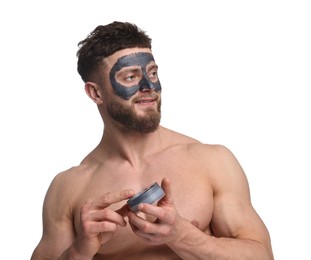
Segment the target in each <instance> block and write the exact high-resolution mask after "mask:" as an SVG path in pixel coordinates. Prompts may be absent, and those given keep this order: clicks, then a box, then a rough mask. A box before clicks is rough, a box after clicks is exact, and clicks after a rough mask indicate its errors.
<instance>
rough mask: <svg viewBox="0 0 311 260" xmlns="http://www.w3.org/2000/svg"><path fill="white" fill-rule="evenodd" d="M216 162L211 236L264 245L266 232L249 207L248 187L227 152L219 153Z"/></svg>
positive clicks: (257, 216) (241, 171) (240, 169)
mask: <svg viewBox="0 0 311 260" xmlns="http://www.w3.org/2000/svg"><path fill="white" fill-rule="evenodd" d="M219 158H221V159H219V162H218V164H219V167H218V169H217V173H215V176H216V177H215V181H214V189H215V191H214V212H213V217H212V222H211V227H212V230H213V233H214V235H215V236H217V237H229V238H239V239H251V240H256V241H258V242H262V243H265V244H266V243H267V244H268V243H269V235H268V232H267V229H266V227H265V225H264V223H263V222H262V220H261V218H260V217H259V215H258V214H257V213H256V211H255V210H254V208H253V206H252V204H251V200H250V191H249V185H248V181H247V178H246V176H245V174H244V171H243V169H242V167H241V166H240V164H239V163H238V161H237V160H236V158H235V157H234V155H233V154H232V153H231V152H230V151H229V150H227V149H224V150H223V151H222V152H221V153H220V155H219Z"/></svg>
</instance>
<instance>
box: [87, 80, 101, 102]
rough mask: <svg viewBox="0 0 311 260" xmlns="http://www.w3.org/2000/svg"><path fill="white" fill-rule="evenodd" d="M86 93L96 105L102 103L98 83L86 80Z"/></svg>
mask: <svg viewBox="0 0 311 260" xmlns="http://www.w3.org/2000/svg"><path fill="white" fill-rule="evenodd" d="M84 89H85V92H86V94H87V95H88V96H89V97H90V99H92V100H93V101H94V102H95V103H96V104H97V105H99V104H102V103H103V94H102V92H101V89H100V87H99V86H98V84H96V83H94V82H91V81H88V82H86V83H85V86H84Z"/></svg>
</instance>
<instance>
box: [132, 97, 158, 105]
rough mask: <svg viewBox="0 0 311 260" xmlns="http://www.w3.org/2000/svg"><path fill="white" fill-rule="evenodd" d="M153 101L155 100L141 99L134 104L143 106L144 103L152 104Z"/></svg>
mask: <svg viewBox="0 0 311 260" xmlns="http://www.w3.org/2000/svg"><path fill="white" fill-rule="evenodd" d="M154 101H156V98H142V99H138V100H136V101H135V103H138V104H144V103H152V102H154Z"/></svg>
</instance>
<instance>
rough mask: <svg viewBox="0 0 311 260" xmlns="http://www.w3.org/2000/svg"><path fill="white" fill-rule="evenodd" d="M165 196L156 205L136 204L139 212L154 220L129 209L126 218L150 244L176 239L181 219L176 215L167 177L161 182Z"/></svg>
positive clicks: (135, 231) (133, 228) (138, 234)
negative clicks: (150, 217) (148, 219)
mask: <svg viewBox="0 0 311 260" xmlns="http://www.w3.org/2000/svg"><path fill="white" fill-rule="evenodd" d="M161 186H162V188H163V190H164V192H165V196H164V198H162V199H161V200H160V201H159V203H158V205H157V206H154V205H150V204H146V203H142V204H140V205H139V206H138V209H139V211H140V212H142V213H145V214H147V215H150V216H152V217H154V218H156V220H155V221H154V222H150V221H147V220H146V219H144V218H142V217H140V216H139V212H138V213H137V214H135V213H133V212H131V211H129V212H128V218H129V223H130V225H131V228H132V230H133V232H134V233H135V234H136V235H137V236H139V237H141V238H143V239H144V240H145V241H146V242H148V243H150V244H152V245H160V244H165V243H168V242H170V241H172V240H176V239H178V236H179V235H178V225H179V224H181V222H182V221H183V219H182V218H181V217H180V216H179V215H178V213H177V211H176V209H175V205H174V201H173V198H172V194H171V188H170V183H169V180H168V179H167V178H164V179H163V180H162V184H161Z"/></svg>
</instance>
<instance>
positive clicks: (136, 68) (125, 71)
mask: <svg viewBox="0 0 311 260" xmlns="http://www.w3.org/2000/svg"><path fill="white" fill-rule="evenodd" d="M127 72H136V73H138V72H141V68H140V67H133V66H128V67H123V68H122V69H120V70H119V73H127Z"/></svg>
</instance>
